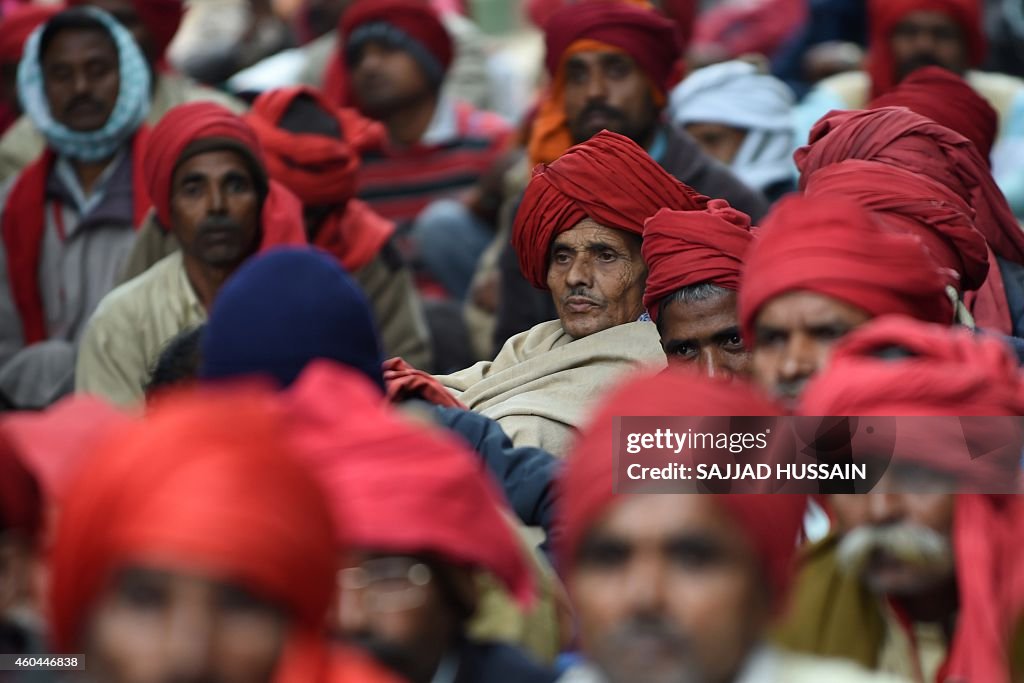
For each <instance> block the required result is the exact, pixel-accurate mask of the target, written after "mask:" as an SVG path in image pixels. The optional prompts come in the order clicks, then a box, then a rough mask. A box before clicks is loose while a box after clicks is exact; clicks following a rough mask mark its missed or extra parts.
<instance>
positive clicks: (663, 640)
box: [559, 370, 872, 683]
mask: <svg viewBox="0 0 1024 683" xmlns="http://www.w3.org/2000/svg"><path fill="white" fill-rule="evenodd" d="M777 410H778V409H777V408H776V407H775V406H773V405H772V404H771V403H770V402H768V401H767V400H766V399H764V398H761V397H759V396H757V395H755V394H754V393H753V391H752V390H751V389H749V388H748V387H746V386H745V385H741V384H738V383H725V382H721V381H716V380H711V379H707V378H704V377H701V376H699V375H697V374H696V373H690V372H681V371H674V370H669V371H667V372H664V373H661V374H659V375H657V376H652V377H639V378H635V379H633V380H631V381H629V382H627V383H626V384H624V385H623V386H621V387H619V388H618V389H616V390H615V391H614V392H613V393H612V395H611V396H610V397H609V398H608V401H607V402H606V403H605V404H604V406H603V407H602V409H601V410H599V411H598V413H597V416H596V417H595V418H594V419H593V420H592V421H591V423H590V425H589V426H588V427H586V428H585V429H584V430H583V432H582V435H581V437H580V438H579V440H578V441H577V442H576V444H575V445H574V446H573V449H572V452H571V454H570V455H569V457H568V459H567V461H566V466H565V470H564V472H563V476H562V478H561V482H560V485H561V493H562V506H561V517H562V523H563V525H564V543H563V544H562V546H561V548H559V550H560V553H559V557H560V560H561V565H560V570H561V573H562V576H563V578H564V579H565V582H566V587H567V589H568V591H569V595H570V598H571V599H572V601H573V605H574V607H575V611H576V618H577V621H578V627H579V645H580V648H581V649H582V654H583V655H584V656H585V658H586V661H587V664H586V665H584V666H581V667H579V668H578V669H576V670H570V674H569V675H567V676H566V678H565V681H566V682H568V681H579V682H580V683H591V682H592V681H605V682H607V683H627V682H629V681H638V680H644V681H691V680H692V681H724V682H728V683H734V682H735V683H738V682H739V681H755V680H756V681H759V682H760V681H765V682H778V683H782V682H786V683H794V682H798V681H799V682H803V681H807V682H810V681H848V682H851V683H852V682H853V681H864V680H872V678H871V677H869V676H868V675H867V674H865V673H863V672H861V671H860V670H858V669H857V668H856V667H853V666H849V665H847V664H845V663H834V662H826V661H822V660H817V659H813V658H805V657H799V656H795V655H791V654H788V653H784V652H781V651H779V650H776V649H774V648H772V647H770V646H768V645H766V644H765V635H766V631H767V628H768V625H769V622H770V621H771V619H772V617H773V616H774V615H775V614H777V613H778V612H780V611H781V608H782V606H783V605H784V604H785V599H786V594H787V592H788V586H789V583H790V579H791V575H792V572H793V570H794V569H795V567H794V562H795V559H796V550H797V539H798V536H799V534H800V527H801V522H802V520H803V515H804V511H805V507H806V502H807V499H806V497H804V496H797V495H767V494H762V495H756V494H755V495H735V494H734V495H701V494H696V493H693V494H668V493H663V494H648V495H640V494H628V495H627V494H616V493H614V487H615V476H616V473H615V464H614V463H615V459H614V457H613V443H614V431H615V430H614V422H615V418H616V417H619V416H623V415H632V416H655V415H723V416H724V415H728V416H734V415H746V416H770V415H775V414H778V413H777Z"/></svg>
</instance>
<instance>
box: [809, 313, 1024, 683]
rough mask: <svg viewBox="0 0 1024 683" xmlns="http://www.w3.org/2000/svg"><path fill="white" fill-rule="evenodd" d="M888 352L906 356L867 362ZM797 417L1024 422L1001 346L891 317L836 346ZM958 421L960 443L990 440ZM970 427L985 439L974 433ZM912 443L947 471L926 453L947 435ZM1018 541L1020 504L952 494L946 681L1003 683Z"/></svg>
mask: <svg viewBox="0 0 1024 683" xmlns="http://www.w3.org/2000/svg"><path fill="white" fill-rule="evenodd" d="M892 347H896V348H901V349H904V350H905V351H907V352H909V353H910V354H911V356H910V357H908V358H903V359H898V360H890V359H881V358H878V357H876V354H877V353H878V352H879V351H882V350H885V349H888V348H892ZM801 411H802V412H803V413H804V414H807V415H883V416H885V415H923V416H929V415H934V416H939V415H949V416H959V415H974V416H994V415H1004V416H1019V415H1024V381H1022V377H1021V374H1020V368H1019V367H1018V366H1017V363H1016V362H1015V360H1014V358H1013V357H1012V355H1011V354H1010V352H1009V351H1008V349H1007V348H1006V347H1005V346H1004V344H1003V343H1002V342H1001V341H999V340H997V339H995V338H992V337H985V336H981V335H977V336H976V335H972V334H971V333H970V332H968V331H967V330H963V329H955V328H952V329H951V328H941V327H938V326H934V325H926V324H922V323H919V322H916V321H911V320H907V319H905V318H900V317H891V318H883V319H879V320H875V321H872V322H870V323H868V324H867V325H865V326H863V327H861V328H859V329H857V330H855V331H854V332H852V333H851V334H850V335H848V336H847V337H845V338H844V339H842V340H841V341H840V342H839V344H837V345H836V348H835V349H834V350H833V352H832V355H831V358H830V360H829V366H828V367H827V368H826V369H825V370H823V371H822V372H821V373H820V374H819V375H818V376H817V377H816V378H815V379H813V380H812V381H811V382H810V383H809V384H808V386H807V389H806V390H805V391H804V394H803V396H802V407H801ZM959 422H961V423H962V425H963V436H960V437H959V438H960V439H961V440H962V439H964V437H966V438H967V440H968V442H970V441H978V440H980V441H982V442H984V440H985V439H986V438H989V437H991V436H992V435H991V434H989V433H987V432H988V431H990V430H991V427H992V425H993V422H992V420H991V419H986V418H985V417H980V418H978V419H977V420H975V421H972V420H971V419H970V418H965V419H962V420H960V421H959ZM1000 424H1001V423H1000ZM977 428H981V429H984V430H986V433H978V429H977ZM912 436H919V437H920V439H919V441H918V443H917V444H914V445H915V446H916V447H913V448H911V449H909V450H908V452H907V453H906V454H907V455H910V456H914V457H916V458H919V459H924V460H925V461H929V456H932V457H931V458H930V464H932V465H933V466H938V467H940V468H941V469H944V470H947V471H948V470H949V468H950V467H951V466H952V463H950V462H948V461H946V462H941V463H940V462H938V459H937V458H935V457H934V454H936V453H939V452H941V447H942V446H943V445H945V444H947V443H952V441H951V436H950V435H946V434H940V435H938V437H937V438H938V439H939V440H938V441H937V442H935V443H933V444H932V445H931V447H929V445H928V438H929V437H931V438H936V437H935V436H934V435H912ZM999 438H1001V439H1003V438H1004V436H1003V435H1000V436H999ZM1009 438H1015V439H1016V440H1017V441H1018V443H1019V440H1020V435H1019V434H1015V435H1006V439H1009ZM943 439H944V440H943ZM1006 439H1004V443H1008V441H1007V440H1006ZM897 443H898V442H897ZM901 452H902V451H901ZM1018 454H1019V450H1018V451H1017V452H1016V453H1010V454H1009V456H1010V458H1011V459H1013V460H1014V462H1015V458H1016V456H1017V455H1018ZM990 457H993V454H992V453H987V454H986V455H985V456H984V457H983V458H978V459H977V460H974V459H972V460H971V461H970V462H969V464H968V463H967V462H966V461H964V462H961V463H960V464H959V466H958V467H957V469H958V470H959V471H960V472H961V473H970V472H973V471H975V470H976V469H977V468H978V467H984V465H985V463H984V461H985V460H986V459H988V458H990ZM1013 464H1014V463H1013V462H1011V463H1010V466H1011V467H1013ZM1014 469H1016V468H1015V467H1014ZM1022 534H1024V506H1022V504H1021V502H1020V498H1019V496H995V495H974V494H962V495H958V496H956V501H955V503H954V511H953V530H952V541H953V543H952V545H953V551H954V558H955V559H954V564H955V567H956V575H957V588H958V593H959V596H960V605H959V612H958V614H957V623H956V631H955V633H954V634H953V639H952V643H951V645H950V650H949V656H948V658H947V661H946V665H945V667H944V671H946V675H947V677H948V678H949V679H950V680H964V681H993V682H995V683H1009V681H1010V663H1009V657H1008V652H1009V650H1010V645H1009V642H1008V641H1009V636H1010V634H1011V633H1012V632H1013V629H1014V628H1016V627H1017V625H1018V623H1019V619H1020V616H1021V614H1022V611H1024V572H1022V567H1024V556H1022V554H1021V553H1022V550H1021V548H1022V546H1021V542H1020V539H1021V535H1022Z"/></svg>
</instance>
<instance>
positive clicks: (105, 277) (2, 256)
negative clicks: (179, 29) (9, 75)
mask: <svg viewBox="0 0 1024 683" xmlns="http://www.w3.org/2000/svg"><path fill="white" fill-rule="evenodd" d="M67 74H71V75H74V77H73V78H72V77H71V76H70V75H67ZM148 84H149V70H148V67H147V65H146V62H145V59H144V58H143V56H142V53H141V52H140V51H139V49H138V47H137V46H136V44H135V41H134V40H133V39H132V37H131V34H130V33H129V32H128V31H127V30H126V29H125V28H124V27H123V26H121V25H120V24H119V23H118V22H117V21H116V20H115V19H114V18H113V17H112V16H111V15H110V14H107V13H106V12H102V11H101V10H97V9H95V8H85V7H82V8H76V9H70V10H66V11H64V12H61V13H59V14H57V15H55V16H54V17H53V18H51V19H50V20H49V21H47V22H46V23H45V24H43V25H41V26H39V27H37V29H36V30H35V31H34V32H33V33H32V35H31V36H30V37H29V38H28V40H27V43H26V49H25V57H24V59H22V60H21V62H20V65H19V97H20V100H21V102H22V103H23V105H24V108H25V111H26V116H28V117H29V119H31V120H32V122H33V125H35V126H36V127H37V128H38V129H39V130H40V131H42V132H43V134H44V135H45V138H46V149H45V151H44V152H43V153H42V154H41V155H40V156H39V158H38V159H36V160H35V161H34V162H33V163H32V164H31V165H29V166H28V167H26V168H25V169H24V170H23V171H21V172H19V173H18V174H17V175H16V176H15V177H13V178H12V179H11V180H10V181H9V183H7V184H6V187H4V189H3V190H0V242H2V243H0V264H2V265H0V394H3V396H4V399H5V400H6V402H8V403H9V404H12V405H13V406H14V407H16V408H23V409H39V408H43V407H45V406H47V405H49V404H50V403H52V402H53V401H56V400H57V399H58V398H60V397H61V396H63V395H64V394H66V393H68V392H70V391H71V390H72V388H73V386H74V363H75V361H74V357H75V349H76V346H77V344H78V343H79V341H80V340H81V336H82V334H83V332H84V328H85V323H86V321H87V320H88V319H89V316H90V315H92V312H93V311H94V310H95V308H96V306H97V304H98V303H99V301H100V299H102V298H103V297H104V296H105V295H106V294H107V293H108V292H109V291H110V290H111V289H113V287H114V285H116V284H117V272H118V270H119V269H120V268H121V266H122V264H123V263H124V260H125V254H126V252H127V251H128V249H129V248H130V245H131V243H132V240H133V239H134V237H135V230H134V228H135V226H136V225H137V222H138V221H139V220H140V219H141V217H142V216H144V215H145V212H146V211H147V210H148V209H149V197H148V194H147V192H146V187H145V183H144V182H143V172H142V152H143V150H144V148H145V140H146V134H147V133H146V128H145V125H144V124H143V120H144V119H145V115H146V111H147V109H148V107H149V94H148Z"/></svg>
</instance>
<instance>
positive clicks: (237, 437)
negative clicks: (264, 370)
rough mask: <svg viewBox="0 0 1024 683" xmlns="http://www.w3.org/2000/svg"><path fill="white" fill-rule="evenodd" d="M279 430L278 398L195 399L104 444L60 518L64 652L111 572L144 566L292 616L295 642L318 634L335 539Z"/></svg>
mask: <svg viewBox="0 0 1024 683" xmlns="http://www.w3.org/2000/svg"><path fill="white" fill-rule="evenodd" d="M282 427H283V424H282V422H281V420H280V419H279V418H278V411H276V410H275V409H274V405H273V402H272V395H270V394H262V393H257V392H255V391H252V392H250V391H246V392H245V393H242V392H239V393H237V394H236V393H214V392H210V393H203V394H199V393H189V394H182V395H179V396H177V397H173V396H172V397H168V398H167V399H165V401H164V402H162V403H160V404H158V405H157V406H156V407H155V408H154V409H153V410H151V412H150V413H149V414H148V415H147V417H146V418H145V419H144V420H142V421H140V422H138V423H135V424H131V425H128V426H125V427H123V428H121V429H120V430H117V431H115V432H114V433H113V434H111V435H110V436H109V438H107V439H105V440H104V441H103V443H102V444H101V445H100V446H99V448H97V450H96V451H95V452H94V454H93V456H92V457H91V459H90V460H89V461H88V463H87V465H86V466H84V467H83V468H82V470H81V475H80V476H79V477H78V478H77V479H76V481H75V482H74V485H73V486H71V487H70V489H69V491H68V495H67V498H66V500H65V502H64V506H63V509H62V510H61V514H60V519H59V524H58V528H57V532H56V539H55V541H54V547H53V554H52V558H51V570H52V576H51V579H52V583H51V591H50V608H51V614H52V627H53V638H54V643H55V645H56V647H57V648H58V649H59V650H60V651H62V652H68V651H74V650H75V648H76V647H78V646H80V645H81V644H82V637H83V633H82V629H83V628H84V627H85V626H86V623H87V621H88V615H89V612H90V610H91V609H92V607H93V605H94V603H95V601H96V599H97V598H98V597H99V595H100V594H101V593H102V591H103V590H104V588H105V586H106V585H107V583H108V582H109V581H110V580H111V578H112V576H113V574H114V572H115V571H116V570H117V569H118V568H119V567H120V566H123V565H125V564H126V563H131V562H133V561H144V560H146V559H156V560H158V561H159V562H160V563H161V565H162V566H167V567H176V568H180V569H182V570H184V571H190V572H195V571H198V572H202V573H205V574H208V575H210V576H215V577H218V578H222V579H225V580H231V581H236V582H238V583H240V584H241V585H244V586H245V587H246V588H247V589H249V590H250V591H252V592H253V593H255V594H257V595H260V596H263V597H265V598H266V599H268V600H272V601H274V602H276V603H277V604H279V605H280V606H281V607H282V608H284V609H285V611H286V612H287V613H288V614H289V616H290V617H291V618H292V620H293V633H294V634H300V633H304V634H309V633H314V632H315V633H319V631H320V629H321V628H322V627H323V623H324V619H325V618H326V611H327V608H328V606H329V603H330V600H331V598H332V595H333V593H334V588H335V572H336V568H337V555H336V552H337V540H336V533H335V529H334V526H333V524H332V520H331V515H330V511H329V509H328V507H327V503H326V502H325V501H324V498H323V495H322V492H321V491H320V489H319V488H318V486H317V484H316V482H315V481H314V479H313V478H312V477H311V476H310V475H309V474H307V472H306V471H305V470H304V468H303V467H302V466H301V465H299V463H297V462H296V461H295V460H294V459H293V458H291V457H290V455H289V454H288V451H287V449H286V445H285V444H286V442H285V440H284V435H283V432H282ZM296 637H298V636H297V635H296Z"/></svg>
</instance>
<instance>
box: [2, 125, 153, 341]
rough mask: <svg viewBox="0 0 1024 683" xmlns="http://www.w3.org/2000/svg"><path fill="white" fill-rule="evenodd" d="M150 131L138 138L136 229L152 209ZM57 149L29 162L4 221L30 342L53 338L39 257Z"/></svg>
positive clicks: (11, 274)
mask: <svg viewBox="0 0 1024 683" xmlns="http://www.w3.org/2000/svg"><path fill="white" fill-rule="evenodd" d="M147 139H148V133H147V131H146V128H145V127H142V128H140V129H139V130H138V132H136V133H135V137H134V138H133V139H132V143H131V144H132V190H133V193H134V207H133V212H134V220H135V227H136V229H137V228H138V227H139V226H140V225H142V220H143V218H145V216H146V212H147V211H149V204H150V200H149V192H148V188H147V187H146V178H145V174H144V168H143V161H142V159H143V154H144V152H145V150H146V147H147ZM56 158H57V156H56V154H54V152H53V151H52V150H49V149H47V150H46V151H45V152H43V154H42V155H41V156H40V157H39V158H38V159H37V160H36V161H34V162H32V163H31V164H29V165H28V166H26V167H25V169H24V170H23V171H22V172H21V173H20V174H19V175H18V177H17V178H18V179H17V180H16V181H14V186H13V187H12V188H11V192H10V194H9V195H8V196H7V204H6V208H5V210H4V214H3V223H2V225H0V233H2V238H3V243H4V251H5V253H6V258H7V278H8V281H9V283H10V287H11V294H12V297H13V298H14V305H15V307H16V308H17V309H18V315H19V317H20V318H21V328H22V337H23V340H24V343H25V345H26V346H28V345H30V344H35V343H37V342H41V341H43V340H45V339H46V338H47V331H46V315H45V311H43V298H42V292H41V291H40V289H39V259H40V257H41V254H42V249H43V235H44V231H45V228H46V217H45V215H44V213H45V211H46V180H47V178H48V177H49V175H50V171H51V170H52V169H53V164H54V162H55V161H56Z"/></svg>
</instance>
